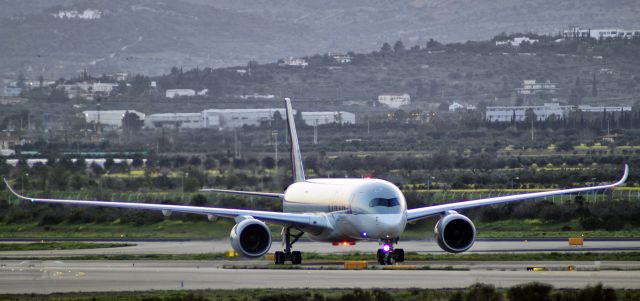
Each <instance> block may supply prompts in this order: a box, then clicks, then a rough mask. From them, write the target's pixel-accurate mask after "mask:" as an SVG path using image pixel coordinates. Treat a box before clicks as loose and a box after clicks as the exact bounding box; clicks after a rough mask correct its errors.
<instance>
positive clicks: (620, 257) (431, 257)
mask: <svg viewBox="0 0 640 301" xmlns="http://www.w3.org/2000/svg"><path fill="white" fill-rule="evenodd" d="M303 257H304V262H307V263H308V262H314V261H316V262H317V261H330V262H342V261H348V260H367V261H375V260H376V259H375V254H374V253H373V252H371V253H360V252H354V253H338V254H320V253H304V254H303ZM405 258H406V260H407V261H430V262H431V261H432V262H438V261H441V262H464V261H640V252H614V253H598V252H552V253H466V254H425V253H415V252H407V253H406V254H405ZM16 259H42V260H131V261H134V260H203V261H210V260H232V261H233V260H246V259H244V258H242V257H228V256H227V254H226V253H202V254H96V255H83V256H74V257H46V258H41V257H29V256H25V257H20V258H16V257H11V258H8V257H7V258H0V260H16ZM263 260H266V259H263Z"/></svg>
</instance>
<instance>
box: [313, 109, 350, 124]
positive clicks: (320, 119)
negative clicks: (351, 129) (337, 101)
mask: <svg viewBox="0 0 640 301" xmlns="http://www.w3.org/2000/svg"><path fill="white" fill-rule="evenodd" d="M302 120H304V123H306V124H307V125H323V124H330V123H339V124H355V123H356V115H355V114H353V113H350V112H345V111H337V112H335V111H334V112H302Z"/></svg>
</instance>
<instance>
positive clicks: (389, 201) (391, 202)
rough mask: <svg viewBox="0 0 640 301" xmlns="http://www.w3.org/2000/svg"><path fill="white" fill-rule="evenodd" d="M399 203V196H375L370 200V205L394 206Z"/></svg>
mask: <svg viewBox="0 0 640 301" xmlns="http://www.w3.org/2000/svg"><path fill="white" fill-rule="evenodd" d="M399 205H400V202H398V199H397V198H390V199H385V198H375V199H373V200H371V201H370V202H369V207H394V206H399Z"/></svg>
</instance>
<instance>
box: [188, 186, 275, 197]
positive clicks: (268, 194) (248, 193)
mask: <svg viewBox="0 0 640 301" xmlns="http://www.w3.org/2000/svg"><path fill="white" fill-rule="evenodd" d="M200 191H201V192H215V193H227V194H237V195H245V196H257V197H265V198H275V199H283V198H284V193H273V192H257V191H240V190H228V189H216V188H202V189H200Z"/></svg>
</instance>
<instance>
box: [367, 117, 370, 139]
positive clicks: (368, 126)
mask: <svg viewBox="0 0 640 301" xmlns="http://www.w3.org/2000/svg"><path fill="white" fill-rule="evenodd" d="M370 134H371V125H370V121H369V117H367V136H369V135H370Z"/></svg>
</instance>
